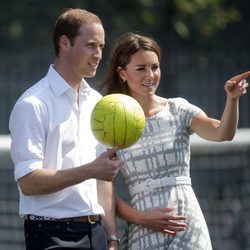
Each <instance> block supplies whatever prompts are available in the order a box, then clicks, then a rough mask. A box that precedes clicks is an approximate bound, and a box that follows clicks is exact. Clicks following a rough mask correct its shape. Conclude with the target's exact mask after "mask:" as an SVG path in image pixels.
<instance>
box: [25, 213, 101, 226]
mask: <svg viewBox="0 0 250 250" xmlns="http://www.w3.org/2000/svg"><path fill="white" fill-rule="evenodd" d="M24 219H25V220H42V221H60V222H88V223H90V224H94V223H96V222H99V221H100V220H101V215H88V216H79V217H71V218H60V219H57V218H51V217H46V216H39V215H33V214H28V215H25V216H24Z"/></svg>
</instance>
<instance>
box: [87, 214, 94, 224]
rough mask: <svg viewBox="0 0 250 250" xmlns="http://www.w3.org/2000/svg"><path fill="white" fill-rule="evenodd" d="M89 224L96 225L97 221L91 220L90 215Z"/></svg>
mask: <svg viewBox="0 0 250 250" xmlns="http://www.w3.org/2000/svg"><path fill="white" fill-rule="evenodd" d="M88 222H89V224H95V221H92V220H91V218H90V215H88Z"/></svg>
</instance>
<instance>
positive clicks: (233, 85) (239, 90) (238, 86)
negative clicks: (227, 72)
mask: <svg viewBox="0 0 250 250" xmlns="http://www.w3.org/2000/svg"><path fill="white" fill-rule="evenodd" d="M249 76H250V71H247V72H245V73H242V74H240V75H237V76H234V77H232V78H231V79H230V80H228V81H227V82H226V84H225V91H226V93H227V96H228V97H230V98H232V99H236V98H239V97H240V96H242V95H245V94H246V93H247V88H248V86H249V84H248V83H247V81H246V79H245V78H247V77H249Z"/></svg>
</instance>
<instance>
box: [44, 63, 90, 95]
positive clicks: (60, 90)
mask: <svg viewBox="0 0 250 250" xmlns="http://www.w3.org/2000/svg"><path fill="white" fill-rule="evenodd" d="M47 78H48V81H49V83H50V86H51V89H52V91H53V93H54V95H55V96H56V97H59V96H61V95H62V94H64V93H65V92H66V91H68V90H72V89H73V88H72V87H71V86H70V85H69V84H68V83H67V82H66V81H65V80H64V79H63V78H62V76H61V75H60V74H58V72H57V71H56V70H55V69H54V66H53V65H50V67H49V71H48V73H47ZM90 91H91V88H90V86H89V84H88V83H87V82H86V81H85V79H84V78H82V82H81V85H80V89H79V92H80V94H83V95H86V94H87V95H88V94H89V93H90Z"/></svg>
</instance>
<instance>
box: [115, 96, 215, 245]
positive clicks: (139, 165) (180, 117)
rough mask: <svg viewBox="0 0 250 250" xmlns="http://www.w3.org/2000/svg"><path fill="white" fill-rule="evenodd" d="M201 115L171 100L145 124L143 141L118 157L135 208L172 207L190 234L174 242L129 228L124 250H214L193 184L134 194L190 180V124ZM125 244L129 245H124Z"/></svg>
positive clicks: (181, 234)
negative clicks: (147, 185) (172, 181)
mask: <svg viewBox="0 0 250 250" xmlns="http://www.w3.org/2000/svg"><path fill="white" fill-rule="evenodd" d="M199 112H203V111H202V110H201V109H199V108H198V107H196V106H194V105H192V104H190V103H189V102H188V101H186V100H185V99H183V98H179V97H178V98H171V99H168V100H167V104H166V106H165V107H164V108H163V109H162V110H161V111H160V112H159V113H157V114H156V115H154V116H152V117H150V118H148V119H147V121H146V127H145V130H144V133H143V135H142V137H141V138H140V139H139V140H138V141H137V143H136V144H134V145H133V146H131V147H130V148H126V149H123V150H119V151H118V155H119V156H120V157H121V158H122V159H123V160H124V164H123V166H122V169H121V173H122V176H123V178H124V181H125V183H126V185H127V187H128V189H129V192H130V196H131V200H130V203H131V205H132V206H133V207H135V208H137V209H138V210H141V211H147V210H151V209H154V208H165V207H173V208H174V211H173V212H172V213H173V214H179V215H184V216H186V217H187V220H186V223H187V228H186V229H185V230H184V231H183V232H178V233H177V234H176V236H171V235H168V234H163V233H160V232H155V231H152V230H150V229H147V228H145V227H142V226H140V225H136V224H132V223H127V225H126V226H127V229H126V230H125V231H126V233H125V234H126V237H125V238H124V239H122V244H121V246H122V249H124V250H125V249H126V250H165V249H171V250H181V249H183V250H211V249H212V246H211V241H210V236H209V232H208V228H207V225H206V222H205V219H204V216H203V214H202V211H201V209H200V206H199V203H198V201H197V198H196V196H195V194H194V191H193V189H192V186H191V185H190V184H177V185H172V186H169V185H168V184H167V183H165V184H166V185H165V184H164V183H163V185H161V186H159V187H156V188H151V189H149V190H148V189H146V188H145V189H143V188H142V189H141V190H139V191H138V190H136V189H135V187H136V186H137V187H138V185H139V186H140V185H142V183H147V181H148V180H149V179H150V180H161V182H162V181H163V182H164V179H162V178H165V179H166V177H169V178H170V179H173V178H176V177H177V178H179V177H181V178H182V177H184V178H188V177H189V176H190V140H189V137H190V134H191V133H192V131H191V129H190V124H191V121H192V118H193V117H194V116H195V115H196V114H198V113H199ZM124 243H126V244H124Z"/></svg>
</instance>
